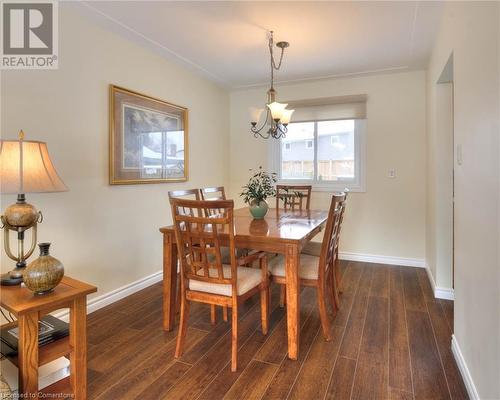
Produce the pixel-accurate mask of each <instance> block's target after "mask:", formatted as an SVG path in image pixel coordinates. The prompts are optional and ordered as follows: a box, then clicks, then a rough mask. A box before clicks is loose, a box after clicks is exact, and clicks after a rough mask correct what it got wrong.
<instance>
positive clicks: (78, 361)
mask: <svg viewBox="0 0 500 400" xmlns="http://www.w3.org/2000/svg"><path fill="white" fill-rule="evenodd" d="M96 291H97V288H96V287H95V286H92V285H88V284H86V283H84V282H80V281H77V280H76V279H72V278H70V277H68V276H65V277H64V278H63V280H62V281H61V283H60V284H59V285H58V286H57V287H56V288H55V289H54V290H53V291H52V292H51V293H48V294H45V295H40V296H37V295H34V294H33V292H31V291H30V290H29V289H27V288H26V287H21V286H2V292H1V295H0V300H1V301H0V303H1V306H2V307H3V308H5V309H7V310H8V311H10V312H11V313H12V314H14V315H15V316H16V318H17V320H18V324H19V346H18V347H19V354H18V356H17V357H15V358H10V360H11V361H12V362H14V364H16V365H17V366H18V368H19V393H20V394H21V393H22V394H23V395H24V396H25V397H26V398H37V394H38V366H39V365H44V364H46V363H49V362H51V361H53V360H55V359H57V358H59V357H62V356H66V355H68V354H69V360H70V384H71V391H72V393H73V394H74V398H75V399H77V400H86V398H87V295H88V294H90V293H93V292H96ZM61 308H69V310H70V333H69V337H66V338H63V339H59V340H57V341H55V342H53V343H50V344H47V345H45V346H42V347H39V346H38V321H39V320H40V318H42V317H43V316H44V315H46V314H48V313H50V312H52V311H55V310H58V309H61Z"/></svg>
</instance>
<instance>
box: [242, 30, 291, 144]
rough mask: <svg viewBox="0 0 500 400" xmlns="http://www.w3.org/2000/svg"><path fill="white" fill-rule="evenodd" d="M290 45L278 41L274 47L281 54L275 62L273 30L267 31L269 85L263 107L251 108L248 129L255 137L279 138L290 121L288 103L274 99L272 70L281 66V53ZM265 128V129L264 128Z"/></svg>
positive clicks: (285, 130) (284, 133)
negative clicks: (263, 117) (260, 122)
mask: <svg viewBox="0 0 500 400" xmlns="http://www.w3.org/2000/svg"><path fill="white" fill-rule="evenodd" d="M288 46H290V43H288V42H278V43H276V47H278V48H279V49H281V54H280V58H279V62H278V63H276V61H275V59H274V51H273V50H274V40H273V31H271V32H270V33H269V53H270V56H271V87H270V88H269V90H268V91H267V104H266V107H265V109H262V108H252V109H251V110H250V113H251V122H250V125H251V127H250V130H251V131H252V133H253V135H254V136H255V137H259V136H260V137H261V138H264V139H269V138H274V139H280V138H282V137H285V135H286V132H287V130H288V129H287V126H288V124H289V123H290V119H291V117H292V114H293V111H294V110H288V109H287V108H286V106H287V105H288V104H283V103H278V102H277V101H276V90H274V71H275V70H276V71H278V70H279V69H280V67H281V62H282V61H283V54H284V52H285V49H286V48H287V47H288ZM264 111H265V112H266V118H265V120H264V122H263V124H262V126H260V127H258V126H257V124H258V123H259V120H260V117H261V115H262V113H263V112H264ZM266 128H267V130H266Z"/></svg>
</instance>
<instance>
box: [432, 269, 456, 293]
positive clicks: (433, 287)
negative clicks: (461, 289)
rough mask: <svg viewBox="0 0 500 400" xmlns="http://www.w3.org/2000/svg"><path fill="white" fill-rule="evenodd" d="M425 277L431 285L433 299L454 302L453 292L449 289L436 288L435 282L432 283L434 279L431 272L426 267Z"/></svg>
mask: <svg viewBox="0 0 500 400" xmlns="http://www.w3.org/2000/svg"><path fill="white" fill-rule="evenodd" d="M425 270H426V271H427V276H428V277H429V282H430V283H431V287H432V291H433V292H434V297H435V298H436V299H444V300H455V292H454V290H453V289H451V288H443V287H440V286H436V282H435V281H434V277H433V276H432V272H431V270H430V269H429V268H428V267H426V268H425Z"/></svg>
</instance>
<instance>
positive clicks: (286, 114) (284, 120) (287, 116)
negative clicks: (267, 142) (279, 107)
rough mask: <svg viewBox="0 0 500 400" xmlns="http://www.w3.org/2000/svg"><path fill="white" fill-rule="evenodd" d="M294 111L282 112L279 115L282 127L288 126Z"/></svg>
mask: <svg viewBox="0 0 500 400" xmlns="http://www.w3.org/2000/svg"><path fill="white" fill-rule="evenodd" d="M294 111H295V110H287V109H285V110H283V114H282V115H281V118H280V123H281V124H283V125H285V126H286V125H288V124H289V122H290V120H291V119H292V114H293V112H294Z"/></svg>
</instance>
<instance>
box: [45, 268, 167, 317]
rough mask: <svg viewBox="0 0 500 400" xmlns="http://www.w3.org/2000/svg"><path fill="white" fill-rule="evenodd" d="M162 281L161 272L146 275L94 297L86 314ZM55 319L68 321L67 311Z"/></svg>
mask: <svg viewBox="0 0 500 400" xmlns="http://www.w3.org/2000/svg"><path fill="white" fill-rule="evenodd" d="M162 279H163V271H158V272H155V273H154V274H151V275H148V276H146V277H144V278H141V279H139V280H137V281H135V282H132V283H129V284H128V285H124V286H122V287H119V288H118V289H115V290H112V291H111V292H108V293H104V294H102V295H100V296H97V297H94V298H92V299H90V300H89V301H88V302H87V314H90V313H91V312H94V311H97V310H99V309H100V308H103V307H106V306H108V305H110V304H112V303H114V302H116V301H118V300H121V299H123V298H125V297H127V296H130V295H131V294H133V293H135V292H138V291H139V290H142V289H145V288H147V287H148V286H151V285H153V284H155V283H157V282H160V281H161V280H162ZM54 316H55V317H57V318H60V319H62V320H63V321H66V322H67V321H68V318H69V310H64V311H61V312H57V313H55V314H54Z"/></svg>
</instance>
